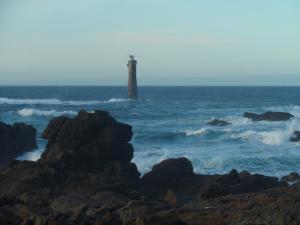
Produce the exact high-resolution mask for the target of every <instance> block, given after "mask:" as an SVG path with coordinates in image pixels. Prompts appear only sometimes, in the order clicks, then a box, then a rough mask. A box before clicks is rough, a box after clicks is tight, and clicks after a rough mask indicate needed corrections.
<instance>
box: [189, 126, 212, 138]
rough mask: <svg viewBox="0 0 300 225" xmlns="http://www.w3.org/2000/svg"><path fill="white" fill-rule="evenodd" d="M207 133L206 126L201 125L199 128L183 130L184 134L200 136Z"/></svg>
mask: <svg viewBox="0 0 300 225" xmlns="http://www.w3.org/2000/svg"><path fill="white" fill-rule="evenodd" d="M206 133H207V128H205V127H203V128H201V129H199V130H187V131H185V135H186V136H198V135H199V136H201V135H204V134H206Z"/></svg>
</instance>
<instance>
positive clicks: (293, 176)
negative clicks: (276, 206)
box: [281, 172, 300, 182]
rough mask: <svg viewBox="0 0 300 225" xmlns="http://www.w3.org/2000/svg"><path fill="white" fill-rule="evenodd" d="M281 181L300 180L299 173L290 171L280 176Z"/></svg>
mask: <svg viewBox="0 0 300 225" xmlns="http://www.w3.org/2000/svg"><path fill="white" fill-rule="evenodd" d="M281 180H282V181H284V182H295V181H299V180H300V175H299V174H298V173H295V172H291V173H290V174H289V175H287V176H284V177H282V178H281Z"/></svg>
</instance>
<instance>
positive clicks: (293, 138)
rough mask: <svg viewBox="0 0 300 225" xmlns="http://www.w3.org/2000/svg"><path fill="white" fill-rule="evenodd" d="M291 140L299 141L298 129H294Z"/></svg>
mask: <svg viewBox="0 0 300 225" xmlns="http://www.w3.org/2000/svg"><path fill="white" fill-rule="evenodd" d="M290 141H291V142H299V141H300V131H294V133H293V135H292V137H291V138H290Z"/></svg>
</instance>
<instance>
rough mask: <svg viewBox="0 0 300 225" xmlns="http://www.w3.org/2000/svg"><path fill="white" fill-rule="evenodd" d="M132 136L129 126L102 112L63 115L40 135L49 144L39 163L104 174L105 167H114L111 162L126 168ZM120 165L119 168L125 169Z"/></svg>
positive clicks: (131, 154) (54, 120)
mask: <svg viewBox="0 0 300 225" xmlns="http://www.w3.org/2000/svg"><path fill="white" fill-rule="evenodd" d="M132 135H133V134H132V128H131V126H129V125H127V124H124V123H120V122H117V121H116V120H115V119H114V118H112V117H111V116H110V115H109V113H107V112H105V111H100V110H96V111H95V113H88V112H86V111H84V110H81V111H80V112H79V113H78V115H77V116H76V117H75V118H67V117H64V116H62V117H58V118H55V119H53V120H52V121H50V123H49V125H48V127H47V128H46V129H45V131H44V132H43V138H45V139H48V140H49V141H48V144H47V147H46V150H45V152H44V153H43V154H42V157H41V160H40V161H44V162H60V164H62V163H63V164H64V169H70V170H80V171H83V170H85V171H89V170H90V171H96V170H98V171H104V170H105V168H106V167H107V166H108V165H109V167H110V168H113V167H112V166H111V165H112V163H111V162H114V161H116V162H121V164H124V165H127V164H128V165H129V164H130V161H131V159H132V158H133V147H132V145H131V144H130V143H128V142H129V141H130V140H131V138H132ZM121 164H120V163H119V168H120V166H121V167H122V168H125V167H126V168H127V167H128V166H124V165H121ZM115 165H117V164H116V163H115ZM114 168H115V169H117V167H114ZM128 168H129V167H128ZM116 172H117V171H116ZM117 173H118V172H117ZM136 174H138V173H135V175H136Z"/></svg>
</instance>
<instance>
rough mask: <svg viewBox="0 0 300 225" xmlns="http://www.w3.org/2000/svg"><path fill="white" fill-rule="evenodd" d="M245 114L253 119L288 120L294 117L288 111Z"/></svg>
mask: <svg viewBox="0 0 300 225" xmlns="http://www.w3.org/2000/svg"><path fill="white" fill-rule="evenodd" d="M243 116H244V117H246V118H248V119H251V120H252V121H286V120H289V119H291V118H293V117H294V116H293V115H292V114H290V113H287V112H266V113H262V114H256V113H250V112H245V113H244V115H243Z"/></svg>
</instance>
